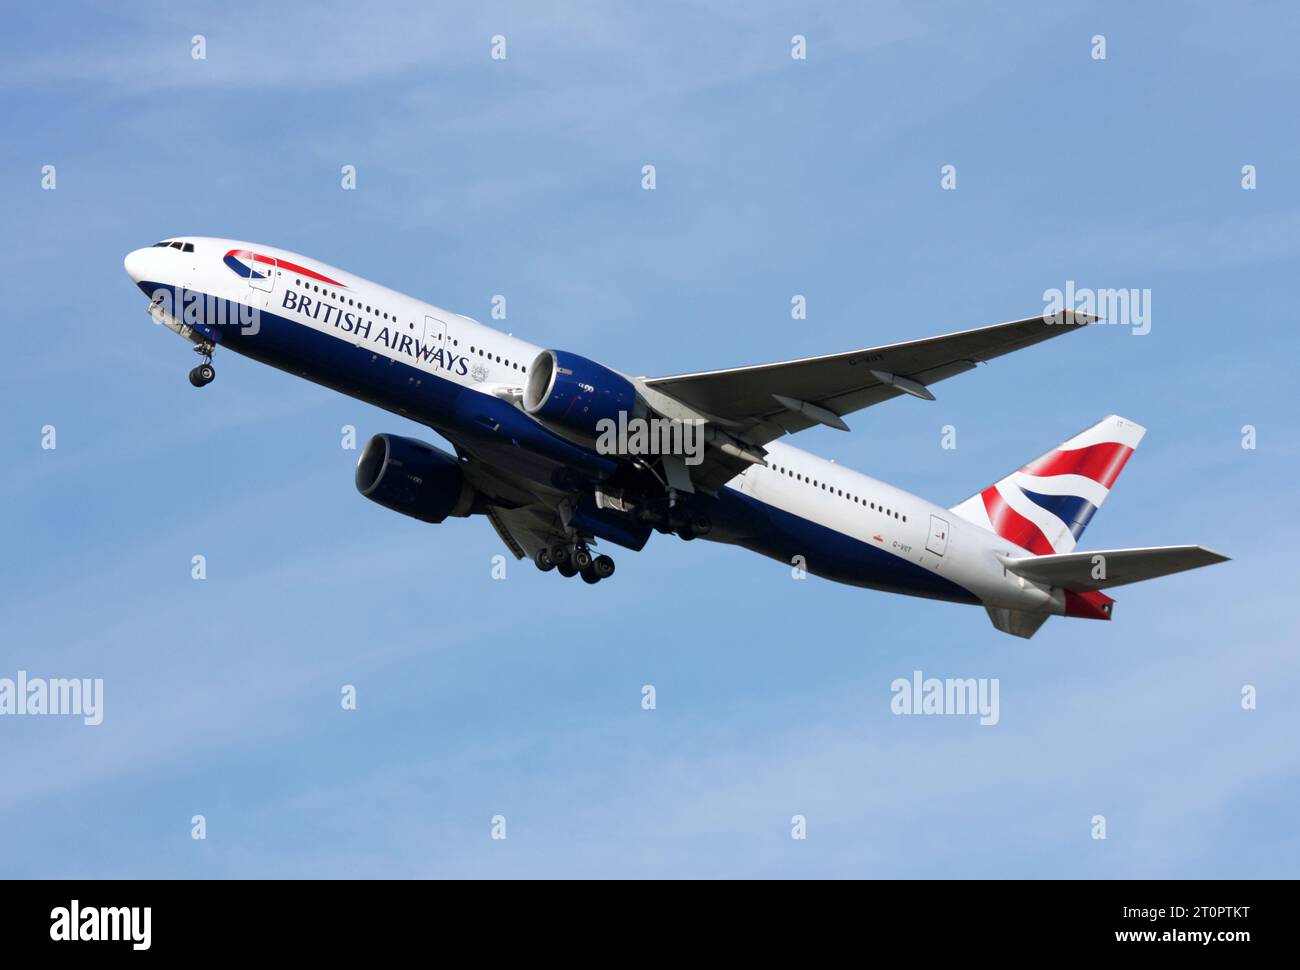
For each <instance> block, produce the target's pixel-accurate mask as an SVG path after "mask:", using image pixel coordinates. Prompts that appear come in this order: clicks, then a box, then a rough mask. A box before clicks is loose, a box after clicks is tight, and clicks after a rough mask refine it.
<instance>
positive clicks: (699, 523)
mask: <svg viewBox="0 0 1300 970" xmlns="http://www.w3.org/2000/svg"><path fill="white" fill-rule="evenodd" d="M712 528H713V521H712V520H711V519H710V518H709V517H708V516H707V515H695V516H692V517H691V532H693V533H694V534H695V535H697V536H706V535H708V534H709V530H711V529H712Z"/></svg>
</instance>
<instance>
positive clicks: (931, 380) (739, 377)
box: [640, 311, 1098, 446]
mask: <svg viewBox="0 0 1300 970" xmlns="http://www.w3.org/2000/svg"><path fill="white" fill-rule="evenodd" d="M1097 319H1098V318H1097V317H1094V316H1088V315H1086V314H1082V313H1079V314H1076V313H1073V312H1071V311H1065V312H1063V313H1060V314H1056V315H1053V316H1044V315H1039V316H1036V317H1029V318H1027V319H1025V320H1015V321H1013V322H1011V323H1001V324H997V325H996V326H992V327H981V328H980V329H978V330H964V331H962V332H960V333H950V334H947V335H946V336H942V337H927V338H925V339H923V340H908V341H905V342H903V343H897V344H885V345H884V346H881V347H867V348H865V349H863V350H853V351H849V352H848V353H844V354H832V355H830V356H828V357H805V358H803V359H801V360H789V361H784V362H782V363H778V364H759V365H756V366H753V367H734V368H731V369H728V370H715V371H702V372H700V373H697V374H678V375H676V376H673V377H649V378H640V383H641V384H642V385H643V386H644V387H647V388H650V389H651V390H652V391H655V392H659V393H662V394H665V395H667V396H668V397H670V398H672V399H674V400H675V401H678V402H680V403H682V404H684V405H686V406H687V407H689V408H691V409H692V410H694V411H696V412H698V413H699V414H700V416H701V417H704V418H706V419H707V420H709V421H711V422H713V423H715V424H717V425H719V426H720V427H722V428H725V429H726V430H727V431H728V432H730V433H732V434H734V435H736V436H738V437H740V438H743V440H744V441H746V442H748V443H749V444H752V445H759V446H761V445H763V444H766V443H767V442H769V441H772V440H773V439H775V438H779V437H781V436H782V435H784V434H790V433H792V432H795V431H801V430H803V429H804V428H809V427H811V426H812V425H814V424H827V425H830V426H831V427H836V428H840V429H841V430H848V425H846V424H845V423H844V421H843V420H842V416H843V415H846V414H849V413H851V412H853V411H857V410H859V409H861V408H865V407H869V406H870V405H872V404H879V403H880V402H881V401H887V400H889V399H890V398H893V397H897V396H898V395H900V394H911V395H913V396H915V397H921V398H927V399H930V400H933V399H934V396H933V395H932V394H931V393H930V391H929V390H928V388H929V386H930V385H932V384H935V383H937V382H938V381H941V380H944V379H945V378H948V377H952V376H954V375H955V374H960V373H962V372H964V371H968V370H971V369H973V368H974V367H975V366H976V365H977V364H979V363H980V362H982V361H986V360H992V359H993V358H994V357H1001V356H1002V355H1003V354H1009V353H1011V352H1012V351H1013V350H1020V349H1022V348H1024V347H1031V346H1033V345H1034V344H1036V343H1041V342H1042V341H1044V340H1049V339H1051V338H1052V337H1058V336H1060V335H1061V334H1064V333H1072V332H1073V331H1075V330H1079V329H1081V328H1082V327H1083V326H1085V325H1087V324H1089V323H1093V322H1095V321H1096V320H1097ZM652 403H653V402H652Z"/></svg>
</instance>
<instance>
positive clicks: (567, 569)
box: [555, 562, 578, 579]
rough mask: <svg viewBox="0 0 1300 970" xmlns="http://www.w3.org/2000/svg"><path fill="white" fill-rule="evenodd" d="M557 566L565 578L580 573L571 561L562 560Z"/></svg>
mask: <svg viewBox="0 0 1300 970" xmlns="http://www.w3.org/2000/svg"><path fill="white" fill-rule="evenodd" d="M555 568H556V569H558V570H559V571H560V575H561V576H563V577H564V578H565V579H569V578H571V577H573V576H576V575H578V571H577V570H576V569H574V568H573V566H572V565H571V564H570V563H567V562H562V563H560V564H559V565H558V566H556V567H555Z"/></svg>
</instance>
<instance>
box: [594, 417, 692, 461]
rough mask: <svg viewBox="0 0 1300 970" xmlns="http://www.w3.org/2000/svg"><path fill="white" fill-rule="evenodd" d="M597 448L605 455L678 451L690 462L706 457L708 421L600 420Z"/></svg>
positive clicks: (664, 419) (671, 452) (664, 453)
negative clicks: (706, 425)
mask: <svg viewBox="0 0 1300 970" xmlns="http://www.w3.org/2000/svg"><path fill="white" fill-rule="evenodd" d="M596 433H597V435H598V437H597V438H596V451H597V452H598V453H600V454H602V455H678V456H680V457H681V458H682V459H683V460H684V461H685V463H686V464H688V465H698V464H700V463H701V462H702V461H704V422H703V421H679V420H677V419H676V418H630V417H628V414H627V412H626V411H620V412H619V413H618V420H617V421H615V420H614V419H613V418H601V419H600V420H599V421H597V422H596Z"/></svg>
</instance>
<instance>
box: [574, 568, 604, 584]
mask: <svg viewBox="0 0 1300 970" xmlns="http://www.w3.org/2000/svg"><path fill="white" fill-rule="evenodd" d="M579 575H581V576H582V581H583V582H584V583H586V584H587V585H588V586H595V585H596V584H597V583H599V582H600V577H599V576H598V575H596V567H595V566H588V567H587V568H586V569H584V570H583V571H582V572H581V573H580V574H579Z"/></svg>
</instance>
